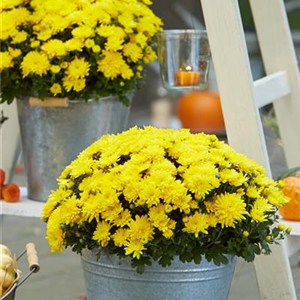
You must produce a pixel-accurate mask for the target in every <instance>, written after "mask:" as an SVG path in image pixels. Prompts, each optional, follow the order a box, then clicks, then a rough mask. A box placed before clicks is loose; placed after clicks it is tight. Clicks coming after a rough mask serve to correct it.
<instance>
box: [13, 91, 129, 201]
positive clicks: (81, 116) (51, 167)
mask: <svg viewBox="0 0 300 300" xmlns="http://www.w3.org/2000/svg"><path fill="white" fill-rule="evenodd" d="M17 104H18V115H19V122H20V130H21V140H22V150H23V157H24V164H25V170H26V173H27V181H28V197H29V198H30V199H33V200H36V201H41V202H45V201H46V200H47V198H48V196H49V194H50V192H51V190H54V189H56V188H57V183H56V179H57V178H58V177H59V175H60V174H61V172H62V171H63V169H64V168H65V166H67V165H68V164H69V163H70V162H71V161H72V160H74V159H75V158H76V156H77V155H78V154H79V152H80V151H82V150H84V149H85V148H86V147H88V146H89V145H90V144H92V143H93V142H95V141H96V140H98V139H99V138H100V137H101V136H102V135H104V134H107V133H118V132H121V131H123V130H125V129H126V126H127V121H128V116H129V111H130V107H127V106H125V105H124V104H123V103H121V102H120V101H119V99H118V97H105V98H102V99H100V100H99V102H96V101H94V100H90V101H88V102H85V101H82V100H79V101H74V100H73V101H69V106H68V107H40V106H30V104H29V97H28V98H22V99H18V101H17Z"/></svg>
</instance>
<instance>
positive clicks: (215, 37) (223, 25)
mask: <svg viewBox="0 0 300 300" xmlns="http://www.w3.org/2000/svg"><path fill="white" fill-rule="evenodd" d="M201 3H202V9H203V13H204V19H205V23H206V28H207V32H208V37H209V41H210V46H211V51H212V58H213V61H214V67H215V72H216V77H217V82H218V87H219V92H220V96H221V99H222V108H223V114H224V118H225V124H226V130H227V135H228V140H229V143H230V144H231V145H232V146H233V147H234V148H235V149H236V150H237V151H239V152H241V153H244V154H246V155H247V156H249V157H251V158H253V159H255V160H256V161H257V162H259V163H260V164H261V165H262V166H264V167H265V168H266V170H267V173H268V175H269V176H270V177H271V171H270V165H269V158H268V154H267V149H266V143H265V138H264V133H263V128H262V123H261V119H260V115H259V108H260V107H262V106H264V105H266V104H269V103H272V102H274V107H275V113H276V117H277V121H278V125H279V129H280V134H281V138H282V140H283V144H284V150H285V155H286V161H287V165H288V167H290V168H292V167H296V166H300V75H299V69H298V65H297V59H296V54H295V49H294V46H293V42H292V37H291V32H290V28H289V25H288V20H287V15H286V12H285V6H284V3H283V0H250V4H251V8H252V13H253V18H254V21H255V26H256V31H257V35H258V41H259V44H260V49H261V53H262V57H263V62H264V66H265V70H266V73H267V76H266V77H264V78H262V79H259V80H257V81H253V77H252V73H251V69H250V62H249V57H248V52H247V47H246V41H245V34H244V31H243V26H242V21H241V16H240V10H239V6H238V1H237V0H201ZM298 243H299V248H300V242H299V241H298ZM272 252H273V253H272V254H271V255H270V256H260V257H257V258H256V259H255V262H254V266H255V270H256V275H257V281H258V286H259V290H260V296H261V299H264V300H296V299H297V297H296V293H295V287H294V283H293V279H292V274H291V269H290V265H289V260H288V256H287V249H286V247H285V246H284V245H283V246H274V247H272ZM298 284H299V283H298Z"/></svg>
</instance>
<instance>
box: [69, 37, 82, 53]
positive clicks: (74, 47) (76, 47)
mask: <svg viewBox="0 0 300 300" xmlns="http://www.w3.org/2000/svg"><path fill="white" fill-rule="evenodd" d="M65 46H66V49H67V51H80V52H81V51H82V48H83V47H84V43H83V41H82V40H79V39H70V40H68V41H66V42H65Z"/></svg>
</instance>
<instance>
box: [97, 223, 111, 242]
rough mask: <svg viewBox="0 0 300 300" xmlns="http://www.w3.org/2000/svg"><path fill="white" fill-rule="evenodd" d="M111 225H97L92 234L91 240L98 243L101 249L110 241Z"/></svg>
mask: <svg viewBox="0 0 300 300" xmlns="http://www.w3.org/2000/svg"><path fill="white" fill-rule="evenodd" d="M110 229H111V225H110V224H109V223H107V222H105V221H102V222H99V223H98V224H97V227H96V230H95V231H94V234H93V240H95V241H97V242H100V243H101V246H102V247H106V246H107V244H108V242H109V241H110V238H111V237H110Z"/></svg>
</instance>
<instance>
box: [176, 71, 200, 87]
mask: <svg viewBox="0 0 300 300" xmlns="http://www.w3.org/2000/svg"><path fill="white" fill-rule="evenodd" d="M199 80H200V73H199V72H197V71H193V69H192V67H190V66H187V67H186V68H185V70H182V69H179V70H178V72H177V73H176V85H179V86H188V85H199Z"/></svg>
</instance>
